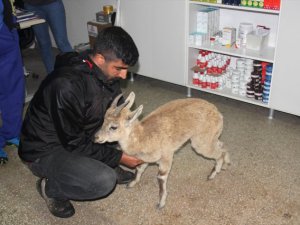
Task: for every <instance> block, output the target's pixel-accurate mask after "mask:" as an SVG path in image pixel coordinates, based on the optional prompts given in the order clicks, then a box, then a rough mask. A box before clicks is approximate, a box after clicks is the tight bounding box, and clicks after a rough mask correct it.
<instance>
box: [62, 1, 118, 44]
mask: <svg viewBox="0 0 300 225" xmlns="http://www.w3.org/2000/svg"><path fill="white" fill-rule="evenodd" d="M63 2H64V5H65V9H66V19H67V30H68V37H69V41H70V43H71V45H72V46H74V45H77V44H79V43H85V42H88V40H89V39H88V34H87V25H86V24H87V22H88V21H90V20H95V19H96V12H99V11H101V10H102V7H103V5H113V6H114V8H115V7H116V4H117V0H89V1H82V0H63Z"/></svg>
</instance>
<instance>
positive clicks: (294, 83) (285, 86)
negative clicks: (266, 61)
mask: <svg viewBox="0 0 300 225" xmlns="http://www.w3.org/2000/svg"><path fill="white" fill-rule="evenodd" d="M281 1H282V3H281V9H280V21H279V30H278V39H277V47H276V54H275V63H274V72H273V74H274V76H273V81H272V89H271V93H270V94H271V96H270V104H269V107H270V108H273V109H276V110H279V111H283V112H287V113H291V114H295V115H300V73H299V71H300V70H299V68H300V56H299V54H300V43H299V41H300V28H299V21H300V11H299V10H300V1H299V0H281Z"/></svg>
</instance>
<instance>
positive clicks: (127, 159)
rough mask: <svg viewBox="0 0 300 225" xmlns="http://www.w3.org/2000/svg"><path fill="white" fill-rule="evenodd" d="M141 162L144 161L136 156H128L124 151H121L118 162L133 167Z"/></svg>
mask: <svg viewBox="0 0 300 225" xmlns="http://www.w3.org/2000/svg"><path fill="white" fill-rule="evenodd" d="M142 163H144V161H142V160H140V159H138V158H135V157H133V156H129V155H127V154H126V153H124V152H123V154H122V157H121V160H120V164H122V165H124V166H127V167H129V168H135V167H137V166H138V165H140V164H142Z"/></svg>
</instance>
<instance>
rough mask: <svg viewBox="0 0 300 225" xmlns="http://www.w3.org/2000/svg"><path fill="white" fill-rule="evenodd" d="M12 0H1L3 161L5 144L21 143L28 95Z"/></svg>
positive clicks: (3, 160)
mask: <svg viewBox="0 0 300 225" xmlns="http://www.w3.org/2000/svg"><path fill="white" fill-rule="evenodd" d="M12 11H13V10H12V4H11V2H10V0H0V164H5V163H6V162H7V161H8V156H7V153H6V152H5V151H4V147H5V145H6V144H14V145H17V146H18V145H19V133H20V129H21V125H22V114H23V106H24V98H25V80H24V73H23V63H22V57H21V52H20V47H19V37H18V32H17V30H16V28H15V17H14V15H13V13H12Z"/></svg>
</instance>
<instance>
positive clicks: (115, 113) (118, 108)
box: [113, 101, 129, 116]
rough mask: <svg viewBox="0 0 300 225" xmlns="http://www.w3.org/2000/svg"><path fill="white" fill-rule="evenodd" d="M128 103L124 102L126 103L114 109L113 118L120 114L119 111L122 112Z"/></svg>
mask: <svg viewBox="0 0 300 225" xmlns="http://www.w3.org/2000/svg"><path fill="white" fill-rule="evenodd" d="M128 103H129V102H128V101H126V102H124V103H123V104H121V105H119V106H118V107H117V108H115V110H114V112H113V114H114V115H115V116H117V115H118V114H119V113H120V112H121V110H122V109H123V108H124V107H125V106H126V105H128Z"/></svg>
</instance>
